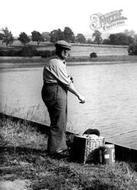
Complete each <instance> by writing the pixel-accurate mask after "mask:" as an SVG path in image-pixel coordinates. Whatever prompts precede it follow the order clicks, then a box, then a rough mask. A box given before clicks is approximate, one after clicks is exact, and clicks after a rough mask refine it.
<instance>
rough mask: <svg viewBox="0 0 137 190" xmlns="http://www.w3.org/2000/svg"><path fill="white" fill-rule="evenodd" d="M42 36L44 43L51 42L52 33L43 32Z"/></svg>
mask: <svg viewBox="0 0 137 190" xmlns="http://www.w3.org/2000/svg"><path fill="white" fill-rule="evenodd" d="M41 35H42V37H43V39H44V41H47V42H49V41H50V33H49V32H42V34H41Z"/></svg>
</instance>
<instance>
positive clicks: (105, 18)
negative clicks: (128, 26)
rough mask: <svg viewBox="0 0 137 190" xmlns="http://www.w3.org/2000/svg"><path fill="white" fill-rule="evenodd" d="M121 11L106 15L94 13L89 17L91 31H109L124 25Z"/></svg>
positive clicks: (124, 18)
mask: <svg viewBox="0 0 137 190" xmlns="http://www.w3.org/2000/svg"><path fill="white" fill-rule="evenodd" d="M122 11H123V10H122V9H120V10H117V11H113V12H110V13H107V14H104V15H103V14H101V13H96V14H93V15H91V16H90V20H91V24H90V28H91V29H92V30H100V29H102V30H104V31H106V30H110V29H112V28H113V27H118V26H122V25H124V24H125V20H127V18H126V17H124V16H122Z"/></svg>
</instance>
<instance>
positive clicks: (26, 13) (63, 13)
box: [0, 0, 137, 36]
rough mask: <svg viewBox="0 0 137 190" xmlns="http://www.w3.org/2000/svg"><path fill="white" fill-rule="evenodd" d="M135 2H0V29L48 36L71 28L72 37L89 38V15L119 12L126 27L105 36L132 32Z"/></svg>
mask: <svg viewBox="0 0 137 190" xmlns="http://www.w3.org/2000/svg"><path fill="white" fill-rule="evenodd" d="M135 2H136V1H135V0H67V1H66V0H0V6H1V10H0V29H1V28H3V27H8V29H9V30H10V31H11V32H12V33H13V35H14V36H17V35H19V33H20V32H26V33H27V34H28V35H30V34H31V32H32V31H33V30H37V31H39V32H45V31H47V32H50V31H52V30H53V29H58V28H60V29H62V30H63V29H64V27H65V26H68V27H70V28H71V29H72V30H73V32H74V34H75V35H76V34H77V33H83V34H84V35H90V34H92V33H93V30H91V29H90V27H89V25H90V24H91V21H90V15H92V14H95V13H101V14H106V13H109V12H111V11H115V10H119V9H122V10H123V12H122V15H123V16H125V17H127V21H126V25H124V26H120V27H117V28H113V30H109V31H107V32H104V34H105V33H108V32H109V33H113V32H119V31H124V30H125V29H129V30H135V31H136V33H137V21H136V18H137V11H136V3H135Z"/></svg>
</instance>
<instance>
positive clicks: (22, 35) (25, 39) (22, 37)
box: [18, 32, 30, 45]
mask: <svg viewBox="0 0 137 190" xmlns="http://www.w3.org/2000/svg"><path fill="white" fill-rule="evenodd" d="M18 40H19V41H21V43H22V44H23V45H26V44H27V43H29V42H30V38H29V36H28V35H27V34H26V33H25V32H21V33H20V35H19V38H18Z"/></svg>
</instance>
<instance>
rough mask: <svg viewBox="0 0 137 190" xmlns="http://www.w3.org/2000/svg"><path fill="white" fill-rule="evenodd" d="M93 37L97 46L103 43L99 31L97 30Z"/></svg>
mask: <svg viewBox="0 0 137 190" xmlns="http://www.w3.org/2000/svg"><path fill="white" fill-rule="evenodd" d="M92 37H93V38H94V40H93V42H94V43H97V44H101V43H102V37H101V32H100V31H98V30H95V31H94V33H93V34H92Z"/></svg>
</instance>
